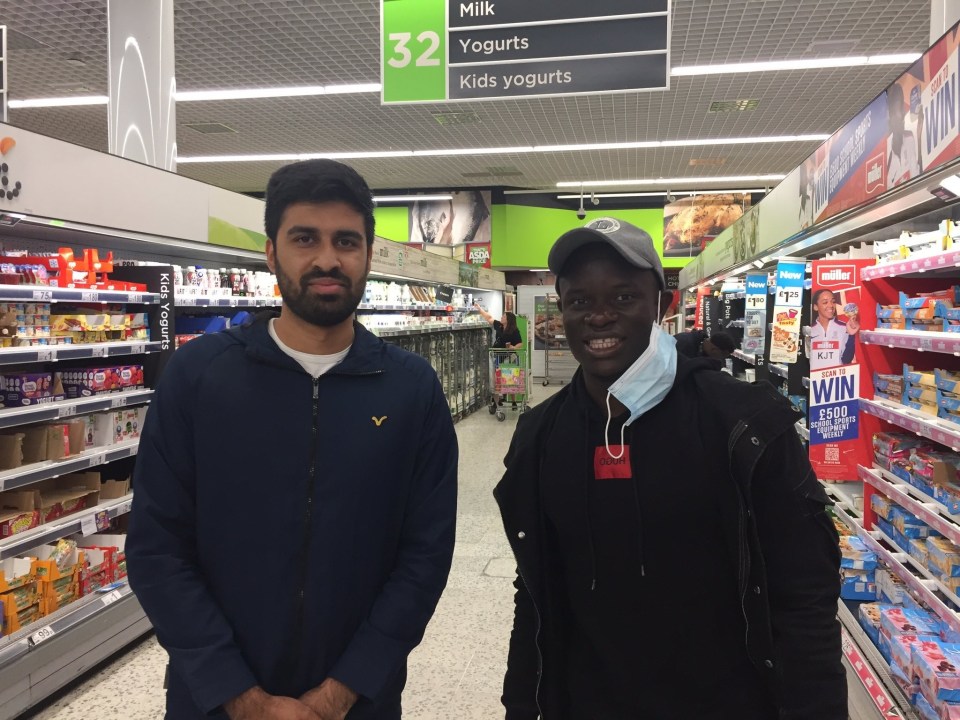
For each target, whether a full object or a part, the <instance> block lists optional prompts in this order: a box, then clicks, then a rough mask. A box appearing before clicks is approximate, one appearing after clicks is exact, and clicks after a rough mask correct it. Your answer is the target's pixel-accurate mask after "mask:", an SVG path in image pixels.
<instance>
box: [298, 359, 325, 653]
mask: <svg viewBox="0 0 960 720" xmlns="http://www.w3.org/2000/svg"><path fill="white" fill-rule="evenodd" d="M319 438H320V378H313V421H312V427H311V430H310V474H309V475H308V479H307V504H306V509H305V510H304V522H303V547H302V548H301V551H300V562H301V564H300V587H299V590H298V593H297V614H296V617H297V625H296V627H303V621H304V609H305V599H306V591H307V569H308V565H309V562H308V560H309V557H310V537H311V535H312V534H313V533H312V532H311V530H312V527H313V491H314V488H315V487H316V480H317V445H318V442H319ZM297 637H298V638H299V637H302V634H298V635H297ZM296 657H297V658H298V659H299V657H300V648H299V646H298V649H297V655H296Z"/></svg>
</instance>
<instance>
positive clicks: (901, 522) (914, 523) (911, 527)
mask: <svg viewBox="0 0 960 720" xmlns="http://www.w3.org/2000/svg"><path fill="white" fill-rule="evenodd" d="M888 520H889V521H890V524H891V525H893V526H894V527H895V528H896V529H897V531H898V532H899V533H900V534H901V535H903V536H904V537H905V538H909V539H911V540H913V539H915V538H927V537H930V536H931V535H936V534H937V533H936V532H935V531H932V530H931V529H930V526H929V525H927V524H926V523H925V522H924V521H923V520H921V519H920V518H918V517H917V516H916V515H913V514H912V513H909V512H907V511H906V510H904V509H903V508H902V507H900V506H899V505H894V506H893V507H892V508H890V516H889V518H888Z"/></svg>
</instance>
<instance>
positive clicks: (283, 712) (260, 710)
mask: <svg viewBox="0 0 960 720" xmlns="http://www.w3.org/2000/svg"><path fill="white" fill-rule="evenodd" d="M223 709H224V710H226V711H227V715H229V716H230V720H321V718H320V716H318V715H317V713H315V712H314V711H313V710H311V709H310V707H309V706H307V705H306V704H305V703H303V702H301V701H300V700H294V699H293V698H288V697H278V696H276V695H270V694H268V693H266V692H264V691H263V690H262V689H261V688H258V687H255V688H250V689H249V690H247V691H246V692H245V693H243V694H242V695H238V696H237V697H235V698H234V699H233V700H230V701H229V702H227V703H224V706H223Z"/></svg>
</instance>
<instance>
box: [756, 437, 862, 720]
mask: <svg viewBox="0 0 960 720" xmlns="http://www.w3.org/2000/svg"><path fill="white" fill-rule="evenodd" d="M752 492H753V506H754V516H755V521H756V527H757V532H758V535H759V540H760V547H761V551H762V554H763V560H764V563H765V566H766V574H767V593H768V602H769V606H770V619H771V627H772V630H773V641H774V649H775V653H776V656H775V658H774V662H775V667H776V668H777V677H778V682H779V692H778V696H779V698H778V699H779V703H780V720H846V719H847V684H846V673H845V671H844V669H843V665H842V663H841V646H840V626H839V623H838V621H837V603H838V601H839V599H840V575H839V573H840V549H839V545H838V537H837V531H836V528H835V527H834V526H833V522H832V521H831V520H830V518H829V517H828V516H827V513H826V511H825V506H826V505H827V504H828V503H829V499H828V498H827V496H826V493H824V491H823V488H822V487H821V486H820V484H819V482H818V481H817V478H816V476H815V475H814V473H813V470H812V468H811V467H810V461H809V459H808V457H807V453H806V450H805V449H804V447H803V445H802V444H801V443H800V439H799V437H798V436H797V435H796V433H794V432H793V430H792V428H791V429H789V430H788V431H787V432H785V433H783V434H782V435H780V436H779V437H778V438H777V439H776V440H774V441H773V442H771V444H770V446H769V447H768V448H767V449H766V452H765V453H764V454H763V456H762V457H761V459H760V461H759V463H758V466H757V470H756V472H755V474H754V479H753V489H752Z"/></svg>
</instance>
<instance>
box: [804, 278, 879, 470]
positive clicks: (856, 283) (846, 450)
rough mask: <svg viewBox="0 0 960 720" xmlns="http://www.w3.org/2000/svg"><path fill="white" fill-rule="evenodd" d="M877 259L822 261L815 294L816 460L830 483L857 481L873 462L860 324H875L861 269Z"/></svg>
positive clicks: (813, 394)
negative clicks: (865, 423) (865, 421)
mask: <svg viewBox="0 0 960 720" xmlns="http://www.w3.org/2000/svg"><path fill="white" fill-rule="evenodd" d="M872 264H873V261H872V260H817V261H814V263H813V288H812V292H811V296H810V302H811V305H812V309H811V313H810V322H811V323H812V324H811V326H810V340H809V342H810V462H811V464H812V465H813V469H814V471H815V472H816V474H817V477H818V478H820V479H821V480H826V481H833V482H836V481H842V480H855V479H856V478H857V465H858V464H861V465H869V464H870V463H869V458H867V457H865V455H866V453H865V451H864V449H863V446H862V445H863V444H862V443H860V442H858V438H859V437H860V397H861V396H862V390H863V389H865V388H862V387H861V386H862V385H863V384H865V383H866V382H867V378H866V377H864V375H865V373H863V372H862V370H861V366H860V364H859V360H860V358H859V356H860V354H861V352H860V347H859V342H860V325H861V323H863V322H868V323H870V324H869V325H868V327H874V325H875V320H876V318H875V312H876V311H875V309H873V308H871V307H868V306H866V304H865V303H863V302H861V296H860V271H861V270H862V269H863V268H864V267H867V266H870V265H872Z"/></svg>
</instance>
